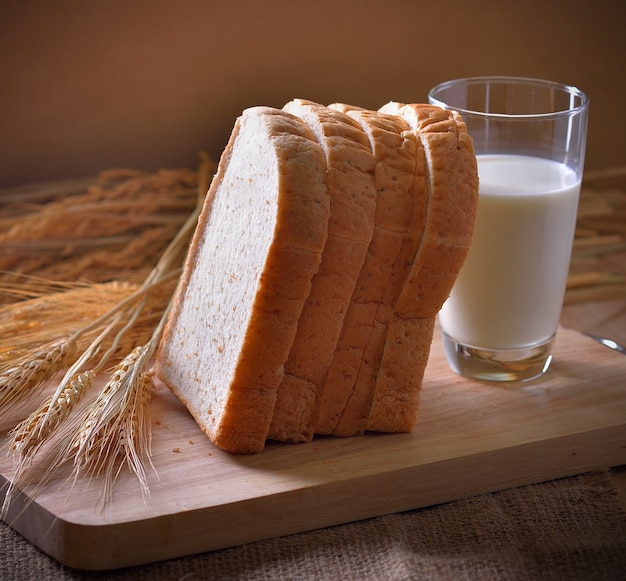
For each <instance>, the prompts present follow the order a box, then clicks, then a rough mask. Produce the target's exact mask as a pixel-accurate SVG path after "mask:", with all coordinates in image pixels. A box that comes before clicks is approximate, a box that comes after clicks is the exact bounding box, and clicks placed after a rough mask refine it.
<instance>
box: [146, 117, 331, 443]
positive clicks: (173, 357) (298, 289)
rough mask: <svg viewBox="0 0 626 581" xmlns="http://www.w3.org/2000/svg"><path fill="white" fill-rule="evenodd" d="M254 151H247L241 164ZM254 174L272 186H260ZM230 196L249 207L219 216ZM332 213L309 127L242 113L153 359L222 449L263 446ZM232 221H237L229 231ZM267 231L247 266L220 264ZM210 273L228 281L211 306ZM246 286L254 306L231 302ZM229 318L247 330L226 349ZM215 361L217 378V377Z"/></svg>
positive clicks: (162, 376)
mask: <svg viewBox="0 0 626 581" xmlns="http://www.w3.org/2000/svg"><path fill="white" fill-rule="evenodd" d="M249 150H250V151H249ZM255 152H260V154H259V156H258V159H257V158H256V154H255ZM261 154H262V155H261ZM250 155H253V156H255V159H251V160H250V162H248V156H250ZM259 159H262V160H264V161H259ZM235 162H236V163H235ZM240 172H242V173H241V174H240ZM245 172H250V173H249V174H247V175H245ZM255 178H258V180H259V183H269V184H276V185H275V186H272V187H271V191H269V190H268V191H263V190H262V187H261V186H260V185H259V183H256V182H255ZM247 180H249V182H250V183H249V186H248V185H246V183H244V182H246V181H247ZM268 180H269V181H268ZM235 192H237V194H235ZM235 195H237V196H238V197H239V198H238V199H237V200H235V199H234V196H235ZM246 196H248V197H249V200H248V198H246ZM218 201H219V204H218V203H217V202H218ZM236 204H239V205H240V207H242V208H246V207H248V206H247V205H246V204H249V207H250V210H249V211H248V212H246V211H241V212H235V211H232V212H231V213H230V214H229V213H227V209H228V208H229V207H230V206H231V205H232V206H233V207H235V206H236ZM225 208H226V209H225ZM263 216H269V217H271V218H272V221H273V223H274V226H273V230H271V231H269V232H265V231H264V230H263V228H264V223H263V220H264V218H263ZM329 217H330V199H329V196H328V188H327V184H326V160H325V156H324V154H323V151H322V148H321V147H320V145H319V144H318V143H317V140H316V138H315V136H314V135H313V133H312V132H311V130H310V129H309V127H308V126H307V125H306V124H304V123H303V122H302V121H301V120H300V119H298V118H297V117H295V116H293V115H291V114H289V113H287V112H285V111H281V110H278V109H272V108H268V107H254V108H250V109H247V110H246V111H244V112H243V113H242V115H241V117H240V118H239V119H238V120H237V121H236V123H235V127H234V129H233V132H232V134H231V137H230V140H229V143H228V145H227V147H226V149H225V151H224V153H223V155H222V157H221V159H220V163H219V167H218V171H217V173H216V175H215V177H214V179H213V181H212V183H211V187H210V189H209V192H208V194H207V197H206V200H205V204H204V207H203V210H202V213H201V215H200V218H199V221H198V226H197V228H196V231H195V234H194V237H193V240H192V242H191V246H190V250H189V254H188V257H187V260H186V263H185V267H184V272H183V275H182V277H181V281H180V284H179V286H178V289H177V292H176V294H175V298H174V302H173V308H172V311H171V313H170V315H169V318H168V321H167V325H166V328H165V331H164V335H163V339H162V341H161V344H160V347H159V351H158V354H157V365H156V370H157V373H158V376H159V378H160V379H161V380H162V381H163V382H164V383H165V384H166V385H168V386H169V387H170V389H171V390H172V391H173V392H174V393H175V394H176V395H177V396H178V398H179V399H180V400H181V401H182V402H183V403H184V404H185V406H186V407H187V408H188V409H189V411H190V413H191V414H192V415H193V417H194V419H195V420H196V422H197V423H198V425H199V426H200V427H201V429H202V430H203V431H204V432H205V433H206V434H207V436H208V437H209V438H210V439H211V441H212V442H213V443H214V444H216V445H217V446H218V447H220V448H223V449H225V450H228V451H231V452H236V453H256V452H260V451H261V450H262V449H263V448H264V445H265V441H266V439H267V434H268V428H269V423H270V420H271V417H272V413H273V409H274V403H275V400H276V391H277V389H278V385H279V384H280V381H281V379H282V376H283V369H284V368H283V366H284V363H285V361H286V359H287V356H288V354H289V349H290V348H291V345H292V343H293V338H294V336H295V333H296V329H297V325H298V321H299V318H300V314H301V312H302V308H303V306H304V303H305V300H306V298H307V297H308V295H309V291H310V288H311V279H312V277H313V275H314V273H315V272H316V271H317V269H318V267H319V263H320V260H321V253H322V250H323V248H324V246H325V242H326V238H327V235H328V221H329ZM259 221H260V222H259ZM231 222H232V223H233V224H236V225H237V227H238V229H237V230H232V229H231V230H229V229H228V228H229V224H230V223H231ZM265 227H267V224H265ZM263 237H266V238H267V239H268V240H267V250H266V251H263V252H265V253H264V254H263V253H261V255H253V256H252V258H251V259H250V260H251V261H252V262H253V264H246V265H241V267H240V268H239V270H237V272H233V273H232V274H228V273H223V272H220V268H222V263H224V262H226V261H230V263H231V265H232V264H235V265H237V257H233V256H232V254H233V252H235V250H234V249H235V248H237V247H238V246H237V244H239V245H240V246H241V245H242V244H243V245H245V244H250V245H254V243H255V242H256V240H255V239H256V238H263ZM241 240H243V242H242V241H241ZM209 241H210V242H209ZM244 248H245V246H244ZM261 250H262V247H261ZM233 268H236V266H235V267H233ZM252 273H254V275H253V274H252ZM248 278H249V279H250V280H248ZM208 282H210V283H211V284H215V285H228V288H226V289H225V291H224V293H223V295H220V296H223V297H225V298H224V299H223V300H224V301H225V304H212V301H213V300H214V297H213V296H211V293H210V292H207V291H206V290H205V285H206V284H207V283H208ZM245 292H248V293H249V295H245ZM244 295H245V296H252V300H251V301H250V303H251V304H247V303H246V302H245V300H244V301H238V299H237V297H239V296H244ZM240 313H241V316H240ZM233 321H235V322H233ZM233 325H241V326H243V327H244V329H243V331H242V333H243V337H242V339H241V340H240V343H239V342H238V343H237V344H234V345H232V348H229V345H228V344H224V343H227V342H228V341H229V337H228V336H226V335H225V329H227V328H228V327H229V326H231V327H232V326H233ZM232 341H233V342H234V341H235V340H234V339H232ZM220 342H222V344H220ZM208 350H211V352H210V358H207V353H208ZM223 369H226V371H227V373H226V377H227V378H229V380H228V381H227V382H226V383H225V384H221V383H220V382H219V381H217V380H216V379H215V378H214V375H216V374H217V373H218V371H219V372H222V370H223ZM218 394H219V395H218Z"/></svg>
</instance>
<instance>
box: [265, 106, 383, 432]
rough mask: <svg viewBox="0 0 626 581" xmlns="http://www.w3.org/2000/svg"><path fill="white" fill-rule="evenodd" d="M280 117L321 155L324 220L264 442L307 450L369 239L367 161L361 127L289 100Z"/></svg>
mask: <svg viewBox="0 0 626 581" xmlns="http://www.w3.org/2000/svg"><path fill="white" fill-rule="evenodd" d="M284 109H285V110H286V111H289V112H290V113H293V114H294V115H297V116H298V117H300V118H301V119H302V120H303V121H304V122H305V123H307V124H308V125H309V126H310V128H311V130H312V131H313V133H314V134H315V135H316V138H317V140H318V142H319V143H320V145H321V146H322V149H323V150H324V153H325V155H326V162H327V168H328V190H329V194H330V197H331V217H330V223H329V229H328V239H327V241H326V247H325V248H324V251H323V255H322V262H321V264H320V267H319V270H318V272H317V273H316V274H315V276H314V278H313V281H312V287H311V292H310V295H309V297H308V298H307V300H306V304H305V306H304V309H303V311H302V315H301V317H300V321H299V323H298V329H297V333H296V336H295V338H294V342H293V345H292V347H291V350H290V352H289V357H288V359H287V362H286V363H285V374H284V377H283V379H282V381H281V384H280V386H279V388H278V395H277V400H276V406H275V409H274V414H273V418H272V421H271V424H270V429H269V438H271V439H275V440H281V441H288V442H307V441H310V440H311V439H312V437H313V434H314V428H315V416H316V409H317V403H318V400H319V394H320V390H321V388H322V387H323V385H324V380H325V377H326V374H327V372H328V368H329V366H330V363H331V361H332V358H333V355H334V353H335V349H336V346H337V342H338V340H339V336H340V333H341V329H342V327H343V322H344V318H345V315H346V312H347V311H348V307H349V304H350V301H351V298H352V295H353V293H354V290H355V286H356V283H357V279H358V277H359V273H360V272H361V269H362V268H363V265H364V263H365V258H366V254H367V250H368V247H369V244H370V241H371V240H372V236H373V232H374V216H375V211H376V185H375V177H374V165H375V161H374V157H373V155H372V152H371V148H370V144H369V140H368V138H367V136H366V135H365V133H364V131H363V130H362V128H361V126H360V125H359V124H358V123H357V122H356V121H354V120H353V119H352V118H351V117H349V116H348V115H346V114H344V113H342V112H340V111H335V110H332V109H329V108H328V107H325V106H322V105H320V104H318V103H313V102H311V101H305V100H300V99H298V100H294V101H291V102H289V103H287V104H286V105H285V107H284Z"/></svg>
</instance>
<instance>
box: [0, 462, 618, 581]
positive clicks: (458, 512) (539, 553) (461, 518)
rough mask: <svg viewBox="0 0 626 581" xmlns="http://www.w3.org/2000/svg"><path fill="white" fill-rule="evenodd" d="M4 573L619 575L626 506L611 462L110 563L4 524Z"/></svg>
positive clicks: (570, 580) (122, 576)
mask: <svg viewBox="0 0 626 581" xmlns="http://www.w3.org/2000/svg"><path fill="white" fill-rule="evenodd" d="M468 478H471V475H468ZM225 526H227V524H225ZM0 579H1V580H2V581H18V580H19V581H31V580H32V581H35V580H36V581H42V580H46V579H66V580H70V579H71V580H82V579H85V580H87V579H107V580H127V579H133V580H135V581H144V580H164V579H167V580H170V579H172V580H180V581H198V580H209V579H210V580H212V579H216V580H220V581H221V580H224V581H228V580H241V579H246V580H251V581H275V580H283V579H285V580H292V579H295V580H334V579H337V580H346V581H348V580H391V581H395V580H413V579H418V580H419V579H426V580H431V579H432V580H443V579H445V580H448V579H451V580H455V581H456V580H472V581H474V580H482V579H494V580H500V579H503V580H516V581H517V580H527V579H528V580H531V579H532V580H533V581H537V580H558V581H561V580H567V581H576V580H585V581H587V580H596V579H597V580H607V581H609V580H610V581H618V580H620V579H626V510H624V508H623V506H622V505H621V504H620V502H619V498H618V493H617V488H616V486H615V484H614V482H613V480H612V477H611V475H610V473H609V472H608V471H603V472H597V473H593V474H587V475H580V476H575V477H570V478H564V479H559V480H555V481H552V482H546V483H542V484H535V485H532V486H525V487H521V488H517V489H513V490H507V491H503V492H498V493H493V494H486V495H482V496H478V497H474V498H469V499H465V500H459V501H455V502H451V503H448V504H444V505H440V506H435V507H430V508H425V509H419V510H414V511H409V512H404V513H400V514H394V515H389V516H383V517H378V518H372V519H369V520H366V521H362V522H359V523H352V524H346V525H341V526H336V527H332V528H328V529H323V530H319V531H312V532H309V533H303V534H297V535H291V536H288V537H283V538H280V539H273V540H268V541H262V542H258V543H253V544H249V545H244V546H241V547H235V548H231V549H225V550H220V551H214V552H211V553H206V554H202V555H197V556H193V557H187V558H181V559H174V560H171V561H166V562H163V563H156V564H152V565H146V566H141V567H134V568H131V569H124V570H118V571H109V572H82V571H73V570H70V569H68V568H66V567H63V566H62V565H60V564H58V563H57V562H56V561H54V560H53V559H51V558H49V557H47V556H46V555H44V554H42V553H41V552H40V551H38V549H37V548H35V547H34V546H33V545H31V544H30V543H29V542H27V541H26V540H24V539H23V538H22V537H20V536H19V535H18V534H17V533H15V532H14V531H12V530H11V529H10V528H9V527H7V526H6V525H4V524H2V526H1V527H0Z"/></svg>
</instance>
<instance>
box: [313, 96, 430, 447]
mask: <svg viewBox="0 0 626 581" xmlns="http://www.w3.org/2000/svg"><path fill="white" fill-rule="evenodd" d="M330 107H331V108H334V109H337V110H341V111H344V112H345V113H347V114H348V115H350V116H351V117H352V118H353V119H354V120H355V121H357V122H358V123H359V125H361V127H362V128H363V130H364V131H365V133H366V134H367V136H368V138H369V141H370V147H371V149H372V153H373V155H374V158H375V160H376V166H375V177H376V187H377V203H376V217H375V227H374V235H373V238H372V242H371V244H370V247H369V250H368V254H367V258H366V261H365V265H364V267H363V269H362V270H361V274H360V275H359V279H358V281H357V285H356V288H355V291H354V294H353V296H352V301H351V303H350V306H349V309H348V312H347V314H346V318H345V320H344V325H343V329H342V332H341V336H340V338H339V342H338V344H337V348H336V350H335V354H334V357H333V361H332V364H331V366H330V369H329V372H328V375H327V377H326V382H325V385H324V388H323V390H322V398H321V402H320V405H319V410H318V417H317V421H316V427H315V431H316V432H317V433H319V434H333V435H335V436H354V435H358V434H362V433H363V431H364V430H365V428H366V425H367V420H368V416H369V410H370V406H371V398H372V396H373V392H374V388H375V384H376V372H377V369H378V366H379V364H380V360H381V357H382V351H383V345H384V340H385V337H386V335H387V328H388V325H389V320H390V318H391V312H392V310H393V307H394V306H395V302H396V301H397V299H398V296H399V294H400V290H401V288H402V286H403V284H404V280H405V279H406V277H407V275H408V271H409V267H410V265H411V263H412V260H413V255H414V253H415V249H416V248H417V244H418V242H419V240H420V238H421V235H422V231H423V227H424V218H425V203H426V199H425V188H424V187H422V188H421V190H422V192H421V193H416V184H417V182H418V181H420V180H419V177H420V173H419V172H418V171H417V167H416V162H417V151H416V149H417V140H416V139H415V135H414V134H413V132H411V131H409V126H408V124H407V123H406V122H405V121H404V120H403V119H402V118H401V117H397V116H394V115H385V114H383V113H379V112H377V111H369V110H365V109H361V108H357V107H353V106H351V105H346V104H340V103H334V104H332V105H330ZM421 173H422V174H423V172H421ZM421 181H423V180H421Z"/></svg>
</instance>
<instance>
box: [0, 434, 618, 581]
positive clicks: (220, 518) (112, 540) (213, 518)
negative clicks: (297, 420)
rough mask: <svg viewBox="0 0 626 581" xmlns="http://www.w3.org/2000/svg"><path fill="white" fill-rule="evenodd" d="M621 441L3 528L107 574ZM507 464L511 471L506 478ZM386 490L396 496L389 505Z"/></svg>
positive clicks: (480, 482) (432, 495) (586, 462)
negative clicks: (134, 514) (113, 516)
mask: <svg viewBox="0 0 626 581" xmlns="http://www.w3.org/2000/svg"><path fill="white" fill-rule="evenodd" d="M590 436H591V437H590ZM625 442H626V425H619V426H613V427H610V428H604V429H602V430H594V431H593V432H592V433H588V432H583V433H577V434H573V435H566V436H562V437H558V438H553V439H552V440H550V441H536V442H530V443H525V444H520V445H518V446H515V447H509V448H502V449H499V450H492V451H486V452H481V453H478V454H474V455H471V456H466V457H460V458H454V459H449V460H442V461H438V462H433V463H431V464H429V465H425V466H414V467H404V468H400V469H398V470H395V471H391V472H389V473H386V474H383V475H380V476H379V477H377V478H376V479H372V478H371V477H369V476H359V477H357V478H354V479H346V480H343V481H339V482H329V483H326V484H323V485H319V486H308V487H303V488H301V489H297V490H290V491H286V492H283V493H281V494H279V495H276V496H272V497H259V498H251V499H246V500H243V501H240V502H237V503H232V504H226V505H219V506H215V507H210V508H205V509H198V510H194V511H190V512H184V513H177V514H169V515H164V516H161V517H155V518H150V519H145V520H136V521H130V522H127V523H118V524H114V525H106V524H105V525H102V526H93V525H84V524H76V523H72V522H67V521H64V520H62V519H61V518H59V517H56V516H55V515H52V514H51V513H50V512H49V511H47V510H46V509H45V508H42V507H41V506H40V505H38V504H37V503H36V502H34V504H32V505H31V506H30V507H29V513H30V514H29V520H28V521H25V519H21V518H20V516H19V510H20V508H23V501H24V498H22V502H21V503H16V505H15V507H14V509H13V513H12V514H11V515H9V516H10V518H9V519H7V521H9V522H8V524H9V525H10V526H11V527H12V528H14V529H15V530H16V531H17V532H19V533H20V534H21V535H22V536H24V537H25V538H26V539H28V540H29V541H30V542H32V543H33V544H35V545H36V546H37V547H39V548H40V549H41V550H42V551H43V552H45V553H47V554H48V555H49V556H51V557H53V558H54V559H56V560H57V561H59V562H60V563H62V564H63V565H65V566H68V567H70V568H73V569H81V570H91V571H101V570H112V569H118V568H123V567H131V566H137V565H145V564H148V563H153V562H157V561H163V560H167V559H172V558H178V557H183V556H190V555H194V554H199V553H203V552H207V551H213V550H218V549H225V548H228V547H233V546H238V545H243V544H247V543H251V542H256V541H262V540H267V539H272V538H277V537H282V536H285V535H290V534H294V533H301V532H307V531H312V530H315V529H320V528H326V527H329V526H335V525H341V524H346V523H349V522H354V521H358V520H363V519H367V518H372V517H377V516H381V515H384V514H391V513H397V512H403V511H407V510H415V509H422V508H426V507H429V506H434V505H437V504H442V503H446V502H451V501H454V500H458V499H460V498H467V497H470V496H475V495H479V494H486V493H492V492H497V491H500V490H506V489H510V488H514V487H518V486H525V485H528V484H535V483H538V482H543V481H547V480H554V479H558V478H563V477H566V476H571V475H575V474H581V473H585V472H590V471H596V470H602V469H608V468H611V467H613V466H619V465H624V464H626V444H625ZM507 464H508V465H511V464H512V465H514V466H515V467H516V470H515V471H514V472H513V473H510V474H507V472H506V470H504V467H505V466H506V465H507ZM520 466H523V469H520ZM554 466H558V468H554ZM468 482H470V483H469V484H468ZM389 490H394V492H395V494H394V495H393V496H390V495H389V492H388V491H389ZM0 498H1V497H0ZM33 515H35V516H33ZM303 515H304V518H303ZM11 518H13V519H14V520H13V521H12V522H11ZM225 522H227V523H228V525H227V526H225V524H224V523H225Z"/></svg>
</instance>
